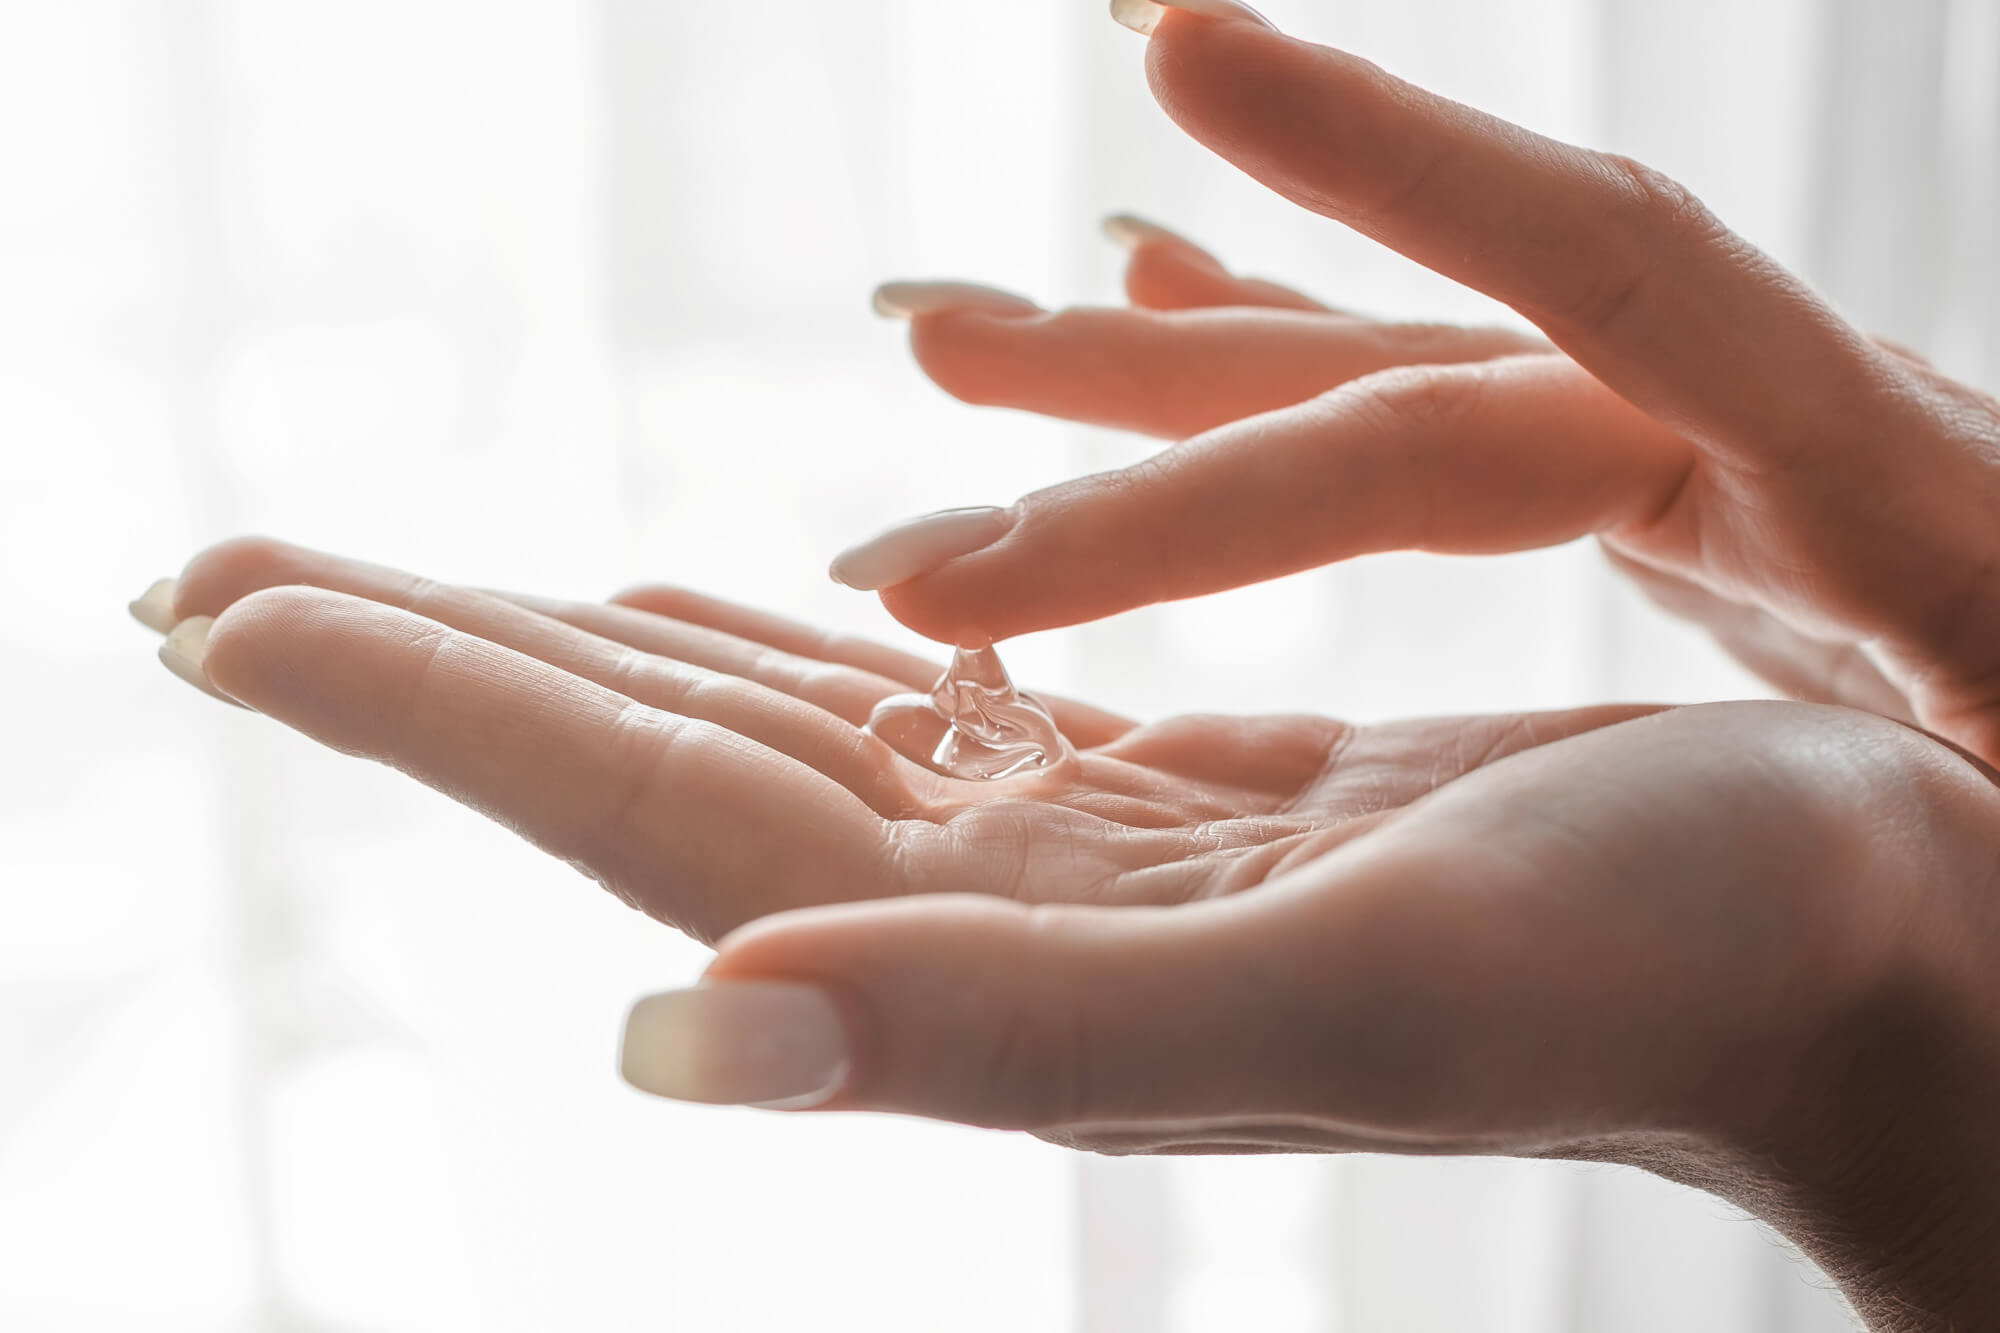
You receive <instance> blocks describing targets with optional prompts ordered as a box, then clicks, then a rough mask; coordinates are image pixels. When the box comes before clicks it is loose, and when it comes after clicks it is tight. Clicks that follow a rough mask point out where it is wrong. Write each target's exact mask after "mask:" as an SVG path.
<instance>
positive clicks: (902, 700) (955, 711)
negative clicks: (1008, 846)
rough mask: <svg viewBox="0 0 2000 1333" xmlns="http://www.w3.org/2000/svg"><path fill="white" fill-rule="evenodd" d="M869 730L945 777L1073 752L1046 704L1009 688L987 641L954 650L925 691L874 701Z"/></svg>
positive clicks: (1009, 770)
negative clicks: (986, 643)
mask: <svg viewBox="0 0 2000 1333" xmlns="http://www.w3.org/2000/svg"><path fill="white" fill-rule="evenodd" d="M868 730H869V731H870V732H872V733H873V734H874V735H876V736H878V737H880V738H881V739H882V740H884V741H887V742H888V743H889V745H890V746H891V747H892V748H893V749H894V750H895V751H896V752H897V753H898V754H901V755H903V756H905V757H906V758H909V759H914V760H916V761H917V762H918V763H920V764H922V765H923V766H924V767H925V768H928V769H931V770H932V771H933V772H937V773H942V774H944V775H945V776H946V777H949V778H971V779H974V780H986V779H994V778H1010V777H1013V776H1015V775H1016V774H1021V773H1033V772H1038V771H1040V770H1041V769H1045V768H1048V767H1050V766H1051V765H1053V764H1056V763H1058V762H1060V761H1061V760H1062V759H1064V758H1066V757H1067V756H1068V755H1070V754H1071V753H1072V751H1071V750H1070V748H1069V742H1067V741H1065V740H1064V739H1063V737H1062V733H1061V732H1060V731H1057V730H1056V724H1055V719H1054V718H1052V717H1050V716H1049V710H1048V709H1047V708H1046V707H1045V706H1043V704H1042V702H1041V701H1040V700H1039V699H1036V698H1035V697H1034V696H1033V695H1031V694H1022V693H1020V692H1019V691H1017V690H1016V689H1015V688H1014V682H1013V681H1011V680H1009V679H1008V678H1007V668H1005V667H1003V666H1001V665H1000V655H999V654H998V653H996V652H994V651H993V648H992V646H991V645H990V644H989V645H987V646H986V647H983V648H960V649H959V650H958V651H957V652H956V653H955V654H953V655H952V659H951V665H950V666H949V667H946V668H945V673H944V675H943V676H942V677H940V678H939V679H938V683H937V687H936V688H935V689H933V690H932V691H931V692H930V693H929V694H898V695H896V696H894V697H893V698H889V699H884V700H883V701H882V702H881V703H879V704H877V705H875V711H874V712H873V713H871V714H869V717H868Z"/></svg>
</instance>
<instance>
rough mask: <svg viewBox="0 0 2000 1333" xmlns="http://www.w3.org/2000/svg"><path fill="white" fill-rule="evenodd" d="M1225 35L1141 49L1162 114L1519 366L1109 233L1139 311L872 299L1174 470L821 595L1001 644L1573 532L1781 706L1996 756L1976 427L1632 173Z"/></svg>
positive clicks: (1984, 417)
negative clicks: (1428, 284) (1698, 625)
mask: <svg viewBox="0 0 2000 1333" xmlns="http://www.w3.org/2000/svg"><path fill="white" fill-rule="evenodd" d="M1133 8H1134V9H1143V8H1146V7H1145V6H1134V7H1133ZM1197 8H1198V9H1200V10H1204V11H1214V12H1189V11H1192V10H1195V9H1197ZM1238 10H1240V7H1239V6H1233V5H1229V4H1224V3H1220V0H1204V3H1203V4H1202V5H1201V6H1198V7H1197V6H1187V7H1185V8H1184V9H1175V10H1170V11H1168V12H1166V13H1165V14H1164V17H1160V18H1159V19H1158V22H1157V23H1156V24H1155V25H1154V31H1153V34H1152V38H1151V43H1150V49H1149V52H1148V72H1149V75H1150V77H1151V79H1152V82H1153V87H1154V91H1155V92H1156V94H1157V95H1158V97H1159V99H1160V101H1161V104H1162V105H1163V106H1165V107H1166V109H1167V110H1168V112H1169V113H1170V114H1171V115H1173V116H1174V118H1175V119H1176V120H1178V121H1179V122H1180V123H1181V125H1182V126H1183V127H1184V128H1185V129H1187V130H1188V132H1189V133H1191V134H1193V135H1194V136H1195V137H1196V138H1197V139H1200V140H1202V141H1203V142H1204V143H1207V144H1208V145H1210V146H1211V147H1213V148H1214V149H1215V150H1216V151H1217V152H1219V153H1221V154H1222V155H1224V156H1225V157H1227V158H1229V159H1230V160H1231V161H1233V162H1235V163H1236V164H1237V165H1238V166H1240V167H1242V168H1243V169H1244V170H1245V171H1247V172H1249V173H1250V174H1251V175H1253V176H1255V177H1256V178H1258V179H1259V180H1261V181H1263V182H1265V183H1266V184H1268V185H1270V186H1271V187H1272V188H1274V189H1276V190H1277V191H1279V192H1280V193H1282V194H1284V195H1286V196H1287V197H1288V198H1291V199H1293V200H1295V201H1296V202H1298V203H1300V204H1302V205H1304V206H1306V207H1308V208H1311V209H1313V210H1315V211H1317V212H1319V213H1321V214H1324V215H1325V216H1327V217H1330V218H1333V219H1335V220H1337V221H1340V222H1343V223H1346V224H1347V225H1349V226H1351V227H1354V228H1356V229H1357V230H1359V231H1361V232H1363V233H1364V234H1366V235H1369V236H1371V237H1374V238H1375V239H1377V240H1380V241H1382V242H1383V243H1384V244H1386V245H1389V246H1391V247H1392V248H1395V249H1397V250H1400V251H1402V252H1403V253H1404V254H1406V255H1408V256H1410V257H1412V258H1414V259H1416V260H1418V261H1420V262H1422V263H1425V264H1427V265H1429V266H1430V267H1432V268H1434V269H1436V270H1438V271H1439V272H1441V273H1444V274H1446V275H1447V276H1450V277H1454V278H1457V279H1459V280H1460V281H1463V282H1465V283H1467V284H1469V285H1471V286H1474V287H1477V288H1479V289H1481V290H1483V291H1485V292H1488V293H1489V294H1491V295H1493V296H1495V297H1497V298H1499V299H1500V300H1502V301H1505V302H1507V303H1508V304H1510V305H1511V306H1513V307H1514V308H1515V309H1516V310H1518V311H1519V312H1521V313H1522V314H1523V315H1525V316H1526V317H1527V318H1528V319H1530V320H1532V321H1533V322H1534V323H1535V324H1537V325H1539V326H1540V328H1541V330H1542V332H1543V333H1544V334H1546V335H1547V337H1546V339H1543V338H1539V337H1535V336H1532V335H1527V334H1519V333H1513V332H1510V331H1506V330H1453V329H1441V328H1436V327H1431V326H1401V325H1393V324H1383V323H1379V322H1376V321H1371V320H1366V319H1362V318H1359V317H1357V316H1354V315H1351V314H1347V313H1344V312H1340V311H1334V310H1329V309H1327V308H1326V307H1324V306H1320V305H1319V304H1318V303H1316V302H1313V301H1311V300H1310V299H1308V298H1305V297H1302V296H1299V295H1298V294H1297V293H1292V292H1289V291H1287V290H1286V289H1283V288H1279V287H1276V286H1275V285H1274V284H1271V283H1269V282H1266V281H1262V280H1246V279H1241V278H1236V277H1234V276H1232V275H1231V274H1229V273H1228V272H1227V271H1226V270H1225V269H1223V268H1222V266H1221V265H1220V264H1219V263H1217V262H1216V261H1215V260H1214V259H1213V258H1212V257H1210V256H1208V255H1206V254H1204V253H1203V252H1201V251H1200V250H1198V249H1197V248H1195V247H1193V246H1191V245H1189V244H1188V243H1187V242H1185V241H1183V240H1181V239H1179V238H1178V237H1175V236H1173V235H1172V234H1171V233H1165V232H1162V231H1161V230H1159V229H1157V228H1153V227H1150V226H1148V225H1145V224H1136V223H1135V222H1134V221H1133V220H1129V219H1119V220H1114V222H1113V224H1112V229H1113V231H1114V234H1116V235H1117V236H1118V237H1119V238H1120V239H1122V240H1124V241H1125V242H1126V243H1127V244H1128V245H1130V246H1132V247H1133V250H1134V253H1133V258H1132V263H1131V268H1130V271H1129V272H1128V275H1127V285H1128V289H1129V292H1130V294H1131V296H1132V299H1133V303H1134V304H1133V306H1132V307H1131V308H1127V309H1116V310H1088V309H1086V310H1068V311H1061V312H1057V313H1046V312H1043V311H1041V310H1039V309H1038V308H1037V307H1035V306H1034V305H1033V304H1032V303H1029V302H1025V301H1022V300H1019V299H1018V298H1007V297H1003V296H996V295H993V294H991V293H986V294H980V293H979V292H978V291H977V290H976V289H970V288H967V287H965V286H963V285H944V286H939V285H928V284H915V285H912V284H896V285H894V286H893V287H892V289H891V290H892V291H893V292H894V293H895V295H896V299H895V300H893V301H891V302H889V303H888V304H889V308H890V309H891V310H893V311H894V312H895V313H900V314H907V315H908V316H909V317H910V318H911V319H912V331H911V336H912V345H913V347H914V349H915V351H916V354H917V357H918V359H919V361H920V362H921V363H922V364H923V366H924V367H925V369H926V370H927V371H928V372H929V373H930V374H931V375H932V376H933V377H934V378H936V379H937V380H938V382H939V383H940V384H942V385H943V386H944V387H945V388H947V389H949V390H951V391H952V392H954V393H956V394H958V395H960V396H961V397H964V398H967V399H968V400H970V401H974V402H980V403H991V404H1000V405H1006V406H1010V407H1017V408H1025V409H1029V410H1034V411H1039V412H1046V413H1051V414H1055V415H1059V416H1065V417H1070V418H1075V419H1078V420H1085V421H1090V422H1094V423H1097V424H1104V425H1114V426H1120V427H1126V428H1130V429H1135V430H1141V431H1145V432H1147V433H1151V434H1155V435H1159V436H1163V437H1167V438H1172V439H1182V440H1184V442H1183V443H1180V444H1178V445H1176V446H1175V447H1173V448H1171V449H1169V450H1167V451H1166V452H1165V453H1162V454H1161V455H1159V456H1157V457H1155V458H1153V459H1150V460H1148V461H1147V462H1145V463H1142V464H1140V465H1138V466H1137V467H1133V468H1128V469H1124V470H1121V471H1118V472H1113V473H1107V474H1104V475H1101V476H1096V477H1087V478H1083V479H1081V480H1079V481H1076V482H1072V483H1068V484H1065V485H1061V486H1057V487H1054V488H1051V489H1049V490H1046V491H1042V492H1039V493H1037V494H1034V495H1031V496H1028V497H1027V498H1025V499H1023V500H1021V501H1019V502H1018V503H1016V504H1014V505H1012V506H1009V507H1007V508H1005V509H1002V510H998V511H995V512H992V513H990V514H988V515H987V516H986V518H985V519H984V520H983V521H981V522H979V523H977V524H970V525H968V524H960V525H958V526H957V527H956V528H953V529H951V530H950V531H948V532H947V533H945V534H943V536H939V535H937V534H935V533H933V534H932V535H931V536H930V537H928V538H926V539H924V540H920V541H918V542H915V543H912V542H910V540H909V539H908V535H907V534H906V533H898V534H895V535H894V536H892V537H891V538H890V539H888V540H886V541H884V542H878V543H874V544H871V545H870V546H868V547H866V548H863V549H862V550H860V551H859V552H857V553H855V554H853V555H851V556H850V557H848V558H847V559H845V560H844V561H843V562H842V564H841V565H839V566H837V572H845V573H847V574H850V575H853V577H852V578H851V581H856V582H858V583H861V584H863V585H865V586H868V587H872V588H879V589H882V590H883V594H884V602H885V603H886V605H887V606H888V607H889V609H890V610H891V611H892V612H894V613H895V614H896V615H897V616H898V617H899V618H900V619H902V620H904V621H905V622H906V623H908V624H910V625H912V626H913V627H915V628H917V629H919V630H921V631H923V632H924V633H926V634H929V635H932V636H933V637H936V638H940V639H945V640H952V639H958V638H965V637H972V636H977V635H981V634H985V635H991V636H993V637H996V638H1004V637H1006V636H1008V635H1011V634H1017V633H1023V632H1026V631H1030V630H1036V629H1044V628H1048V627H1051V626H1055V625H1061V624H1069V623H1075V622H1078V621H1083V620H1087V619H1091V618H1095V617H1099V616H1104V615H1108V614H1112V613H1114V612H1117V611H1120V610H1124V609H1127V608H1130V607H1134V606H1139V605H1142V604H1145V603H1149V602H1154V601H1159V600H1163V599H1168V598H1176V597H1187V596H1194V595H1198V594H1202V593H1208V592H1214V591H1219V590H1221V589H1224V588H1229V587H1234V586H1238V585H1241V584H1244V583H1249V582H1254V581H1256V580H1260V579H1265V578H1270V577H1274V576H1276V575H1280V574H1284V573H1288V572H1291V571H1294V570H1298V569H1303V568H1307V567H1311V566H1314V565H1318V564H1323V563H1327V562H1330V561H1336V560H1341V559H1346V558H1348V557H1351V556H1355V555H1359V554H1363V553H1366V552H1371V551H1382V550H1397V549H1422V550H1432V551H1442V552H1456V553H1483V552H1497V551H1506V550H1516V549H1525V548H1530V547H1536V546H1543V545H1549V544H1553V543H1558V542H1564V541H1568V540H1571V539H1574V538H1577V537H1582V536H1589V535H1595V536H1596V537H1598V538H1599V539H1600V540H1601V541H1602V543H1603V544H1604V546H1605V547H1606V549H1607V550H1608V552H1609V553H1610V554H1611V555H1612V556H1613V558H1614V560H1615V561H1616V562H1617V563H1618V564H1619V565H1620V566H1621V567H1622V568H1624V569H1625V570H1627V571H1628V572H1629V573H1632V574H1633V575H1634V576H1635V577H1637V578H1638V579H1639V580H1640V581H1641V583H1642V584H1643V585H1644V586H1645V587H1646V588H1647V590H1648V591H1649V592H1651V593H1652V594H1653V595H1654V596H1655V597H1657V598H1658V599H1659V600H1661V601H1662V602H1664V603H1665V604H1667V605H1668V606H1670V607H1671V608H1673V609H1675V610H1677V611H1680V612H1682V613H1684V614H1688V615H1691V616H1694V617H1696V618H1698V619H1700V620H1701V621H1702V622H1703V623H1705V624H1707V625H1708V626H1709V627H1710V628H1711V629H1713V630H1714V631H1715V633H1716V634H1717V636H1718V637H1719V638H1720V639H1721V640H1722V641H1723V642H1724V644H1725V645H1726V646H1728V647H1730V648H1731V649H1732V650H1733V651H1735V652H1736V653H1737V654H1738V655H1739V656H1741V657H1743V658H1744V659H1745V660H1746V661H1747V662H1749V664H1750V665H1752V666H1753V667H1755V668H1757V669H1759V670H1761V671H1763V672H1764V673H1765V674H1766V675H1767V676H1769V677H1770V678H1772V679H1773V680H1774V681H1775V682H1776V683H1778V684H1779V685H1781V686H1783V687H1784V688H1786V689H1788V690H1791V691H1792V692H1794V693H1796V694H1798V695H1801V696H1803V697H1806V698H1811V699H1819V700H1827V701H1837V702H1844V703H1850V704H1854V705H1857V706H1862V707H1867V708H1870V709H1873V710H1875V711H1880V712H1884V713H1889V714H1891V715H1899V716H1900V715H1909V716H1914V717H1916V718H1919V719H1921V720H1922V721H1923V722H1924V724H1925V725H1927V726H1929V727H1931V728H1933V729H1935V730H1937V731H1939V732H1941V733H1943V734H1945V735H1948V736H1951V737H1952V738H1953V739H1955V740H1957V741H1958V742H1960V743H1961V744H1964V745H1966V746H1968V747H1970V748H1972V749H1974V750H1976V751H1978V752H1979V753H1982V754H1984V755H1986V756H1988V757H2000V536H1996V533H2000V527H1996V524H1995V521H1994V516H1995V515H1996V514H2000V405H1996V404H1995V402H1994V400H1993V399H1991V398H1990V397H1987V396H1985V395H1982V394H1980V393H1978V392H1976V391H1974V390H1972V389H1970V388H1968V387H1966V386H1964V385H1962V384H1958V383H1955V382H1953V381H1952V380H1950V379H1948V378H1946V377H1944V376H1942V375H1940V374H1938V373H1937V372H1935V371H1934V370H1932V369H1931V368H1929V367H1928V366H1926V365H1924V364H1923V363H1922V362H1920V361H1919V360H1917V359H1915V358H1913V357H1911V356H1909V355H1907V354H1905V353H1903V352H1901V351H1899V350H1897V349H1894V348H1891V347H1887V346H1885V345H1882V344H1878V343H1876V342H1874V341H1872V340H1870V339H1868V338H1865V337H1863V336H1862V335H1860V334H1859V333H1857V332H1856V331H1855V330H1854V329H1853V328H1851V327H1849V326H1848V325H1847V324H1846V323H1844V322H1843V321H1842V320H1841V319H1840V318H1839V317H1838V316H1837V315H1836V314H1835V313H1834V312H1833V311H1832V310H1830V309H1829V308H1828V307H1827V306H1826V305H1825V303H1824V302H1822V301H1821V300H1820V299H1819V298H1817V297H1816V296H1815V295H1814V294H1813V293H1812V292H1811V291H1809V290H1808V289H1806V288H1805V287H1804V286H1803V285H1802V284H1800V283H1799V282H1798V281H1797V280H1796V279H1794V278H1792V277H1791V276H1790V275H1788V274H1787V273H1785V272H1784V271H1783V270H1782V269H1780V268H1778V267H1777V266H1776V265H1775V264H1774V263H1772V261H1770V260H1769V259H1768V258H1766V257H1765V256H1763V255H1761V254H1759V253H1758V252H1757V251H1756V250H1755V249H1754V248H1752V247H1751V246H1750V245H1748V244H1747V243H1746V242H1744V241H1743V240H1742V239H1741V238H1739V237H1736V236H1734V235H1732V234H1731V233H1730V232H1729V231H1728V230H1727V229H1726V228H1724V227H1723V226H1722V224H1721V223H1719V222H1718V221H1716V220H1715V219H1714V218H1713V217H1712V216H1710V215H1709V214H1708V213H1707V212H1706V211H1705V210H1704V209H1703V208H1702V207H1701V206H1700V204H1699V203H1698V202H1696V201H1695V200H1694V199H1693V198H1692V197H1690V196H1689V195H1688V193H1687V192H1686V191H1685V190H1683V189H1681V188H1680V187H1679V186H1677V185H1676V184H1674V183H1673V182H1671V181H1669V180H1667V179H1665V178H1664V177H1661V176H1660V175H1658V174H1657V173H1655V172H1653V171H1651V170H1649V169H1647V168H1645V167H1643V166H1640V165H1638V164H1635V163H1632V162H1630V161H1627V160H1624V159H1620V158H1614V157H1606V156H1603V155H1601V154H1597V153H1592V152H1588V151H1585V150H1582V149H1578V148H1573V147H1569V146H1567V145H1564V144H1559V143H1555V142H1552V141H1549V140H1547V139H1543V138H1540V137H1538V136H1536V135H1533V134H1530V133H1528V132H1527V131H1525V130H1522V129H1520V128H1518V127H1515V126H1512V125H1508V124H1506V123H1504V122H1502V121H1498V120H1495V119H1493V118H1492V117H1489V116H1486V115H1483V114H1481V113H1479V112H1477V111H1474V110H1472V109H1470V108H1467V107H1464V106H1461V105H1458V104H1456V103H1452V102H1449V101H1446V100H1445V99H1442V98H1439V97H1435V96H1433V95H1431V94H1428V93H1425V92H1423V91H1422V90H1420V89H1417V88H1413V87H1411V86H1410V85H1408V84H1405V83H1402V82H1400V81H1398V80H1396V79H1394V78H1392V77H1391V76H1389V75H1388V74H1385V73H1384V72H1383V71H1381V70H1380V69H1377V68H1376V67H1374V66H1372V65H1369V64H1367V63H1366V62H1364V61H1361V60H1359V59H1356V58H1355V57H1353V56H1350V55H1347V54H1345V53H1343V52H1340V51H1335V50H1330V49H1328V48H1325V47H1319V46H1314V45H1311V44H1309V43H1305V42H1301V41H1298V40H1295V39H1293V38H1290V37H1287V36H1285V35H1284V34H1282V33H1280V32H1277V31H1276V30H1275V29H1273V28H1271V27H1270V26H1268V25H1267V24H1265V23H1263V22H1262V21H1261V20H1257V19H1255V18H1254V17H1251V16H1246V15H1244V14H1241V13H1238V12H1236V11H1238Z"/></svg>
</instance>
